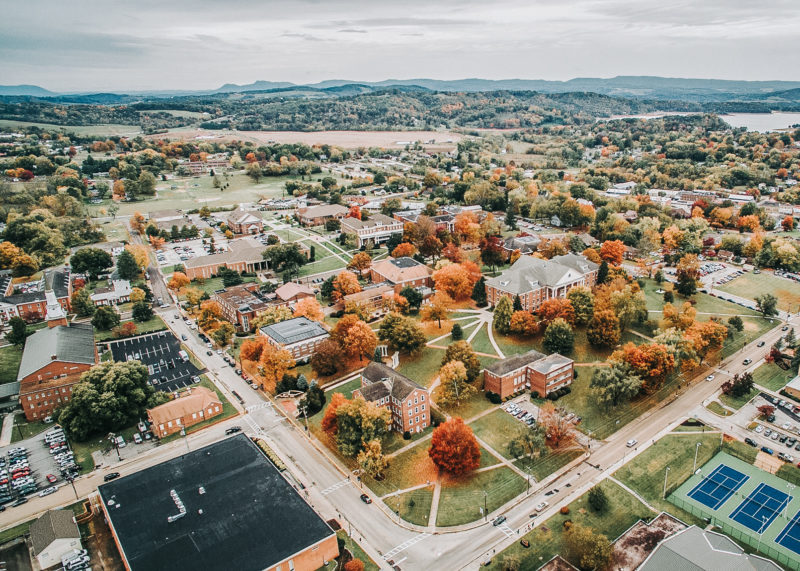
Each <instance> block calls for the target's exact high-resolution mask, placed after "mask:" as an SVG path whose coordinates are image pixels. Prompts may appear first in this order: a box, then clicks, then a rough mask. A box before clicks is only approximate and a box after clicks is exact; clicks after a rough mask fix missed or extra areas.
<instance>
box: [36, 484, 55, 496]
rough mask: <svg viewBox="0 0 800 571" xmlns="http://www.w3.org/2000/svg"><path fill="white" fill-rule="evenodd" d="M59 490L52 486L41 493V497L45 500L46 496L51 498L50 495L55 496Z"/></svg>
mask: <svg viewBox="0 0 800 571" xmlns="http://www.w3.org/2000/svg"><path fill="white" fill-rule="evenodd" d="M57 489H58V488H56V487H55V486H50V487H49V488H45V489H44V490H42V491H41V492H39V497H40V498H43V497H45V496H49V495H50V494H54V493H55V492H56V490H57Z"/></svg>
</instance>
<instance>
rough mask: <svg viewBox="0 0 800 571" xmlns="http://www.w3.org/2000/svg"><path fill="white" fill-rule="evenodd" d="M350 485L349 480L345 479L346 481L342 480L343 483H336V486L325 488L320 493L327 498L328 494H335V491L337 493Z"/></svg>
mask: <svg viewBox="0 0 800 571" xmlns="http://www.w3.org/2000/svg"><path fill="white" fill-rule="evenodd" d="M349 483H350V480H348V479H346V478H345V479H344V480H342V481H341V482H336V483H335V484H334V485H332V486H328V487H327V488H325V489H324V490H322V491H321V492H320V494H322V495H323V496H327V495H328V494H330V493H331V492H335V491H336V490H338V489H339V488H343V487H344V486H346V485H347V484H349Z"/></svg>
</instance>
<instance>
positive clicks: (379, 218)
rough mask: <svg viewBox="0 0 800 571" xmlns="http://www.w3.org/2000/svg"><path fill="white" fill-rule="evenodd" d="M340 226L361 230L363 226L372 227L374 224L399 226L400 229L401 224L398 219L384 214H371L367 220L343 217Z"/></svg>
mask: <svg viewBox="0 0 800 571" xmlns="http://www.w3.org/2000/svg"><path fill="white" fill-rule="evenodd" d="M342 226H347V227H349V228H352V229H353V230H363V229H364V228H372V227H374V226H399V227H400V228H401V229H402V227H403V224H402V223H401V222H400V221H399V220H395V219H394V218H389V217H388V216H386V215H385V214H373V215H371V216H370V217H369V218H368V219H367V220H359V219H358V218H343V219H342Z"/></svg>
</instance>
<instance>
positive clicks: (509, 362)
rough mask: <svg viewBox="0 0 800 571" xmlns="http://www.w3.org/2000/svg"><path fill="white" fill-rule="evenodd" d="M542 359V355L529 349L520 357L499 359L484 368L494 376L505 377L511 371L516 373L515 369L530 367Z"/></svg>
mask: <svg viewBox="0 0 800 571" xmlns="http://www.w3.org/2000/svg"><path fill="white" fill-rule="evenodd" d="M544 357H545V356H544V353H539V351H536V350H535V349H531V350H530V351H528V352H527V353H523V354H521V355H513V356H511V357H507V358H505V359H501V360H500V361H494V362H493V363H492V364H490V365H489V366H488V367H486V370H487V371H489V372H490V373H494V374H495V375H506V374H508V373H510V372H511V371H516V370H517V369H521V368H522V367H526V366H528V365H531V364H533V363H535V362H536V361H538V360H539V359H544Z"/></svg>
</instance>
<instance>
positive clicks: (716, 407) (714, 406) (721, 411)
mask: <svg viewBox="0 0 800 571" xmlns="http://www.w3.org/2000/svg"><path fill="white" fill-rule="evenodd" d="M706 408H707V409H708V410H710V411H711V412H713V413H714V414H716V415H719V416H730V415H732V414H733V413H732V412H731V411H729V410H728V409H726V408H725V407H723V406H722V405H721V404H719V403H718V402H717V401H715V400H714V401H711V402H710V403H708V404H707V405H706Z"/></svg>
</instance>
